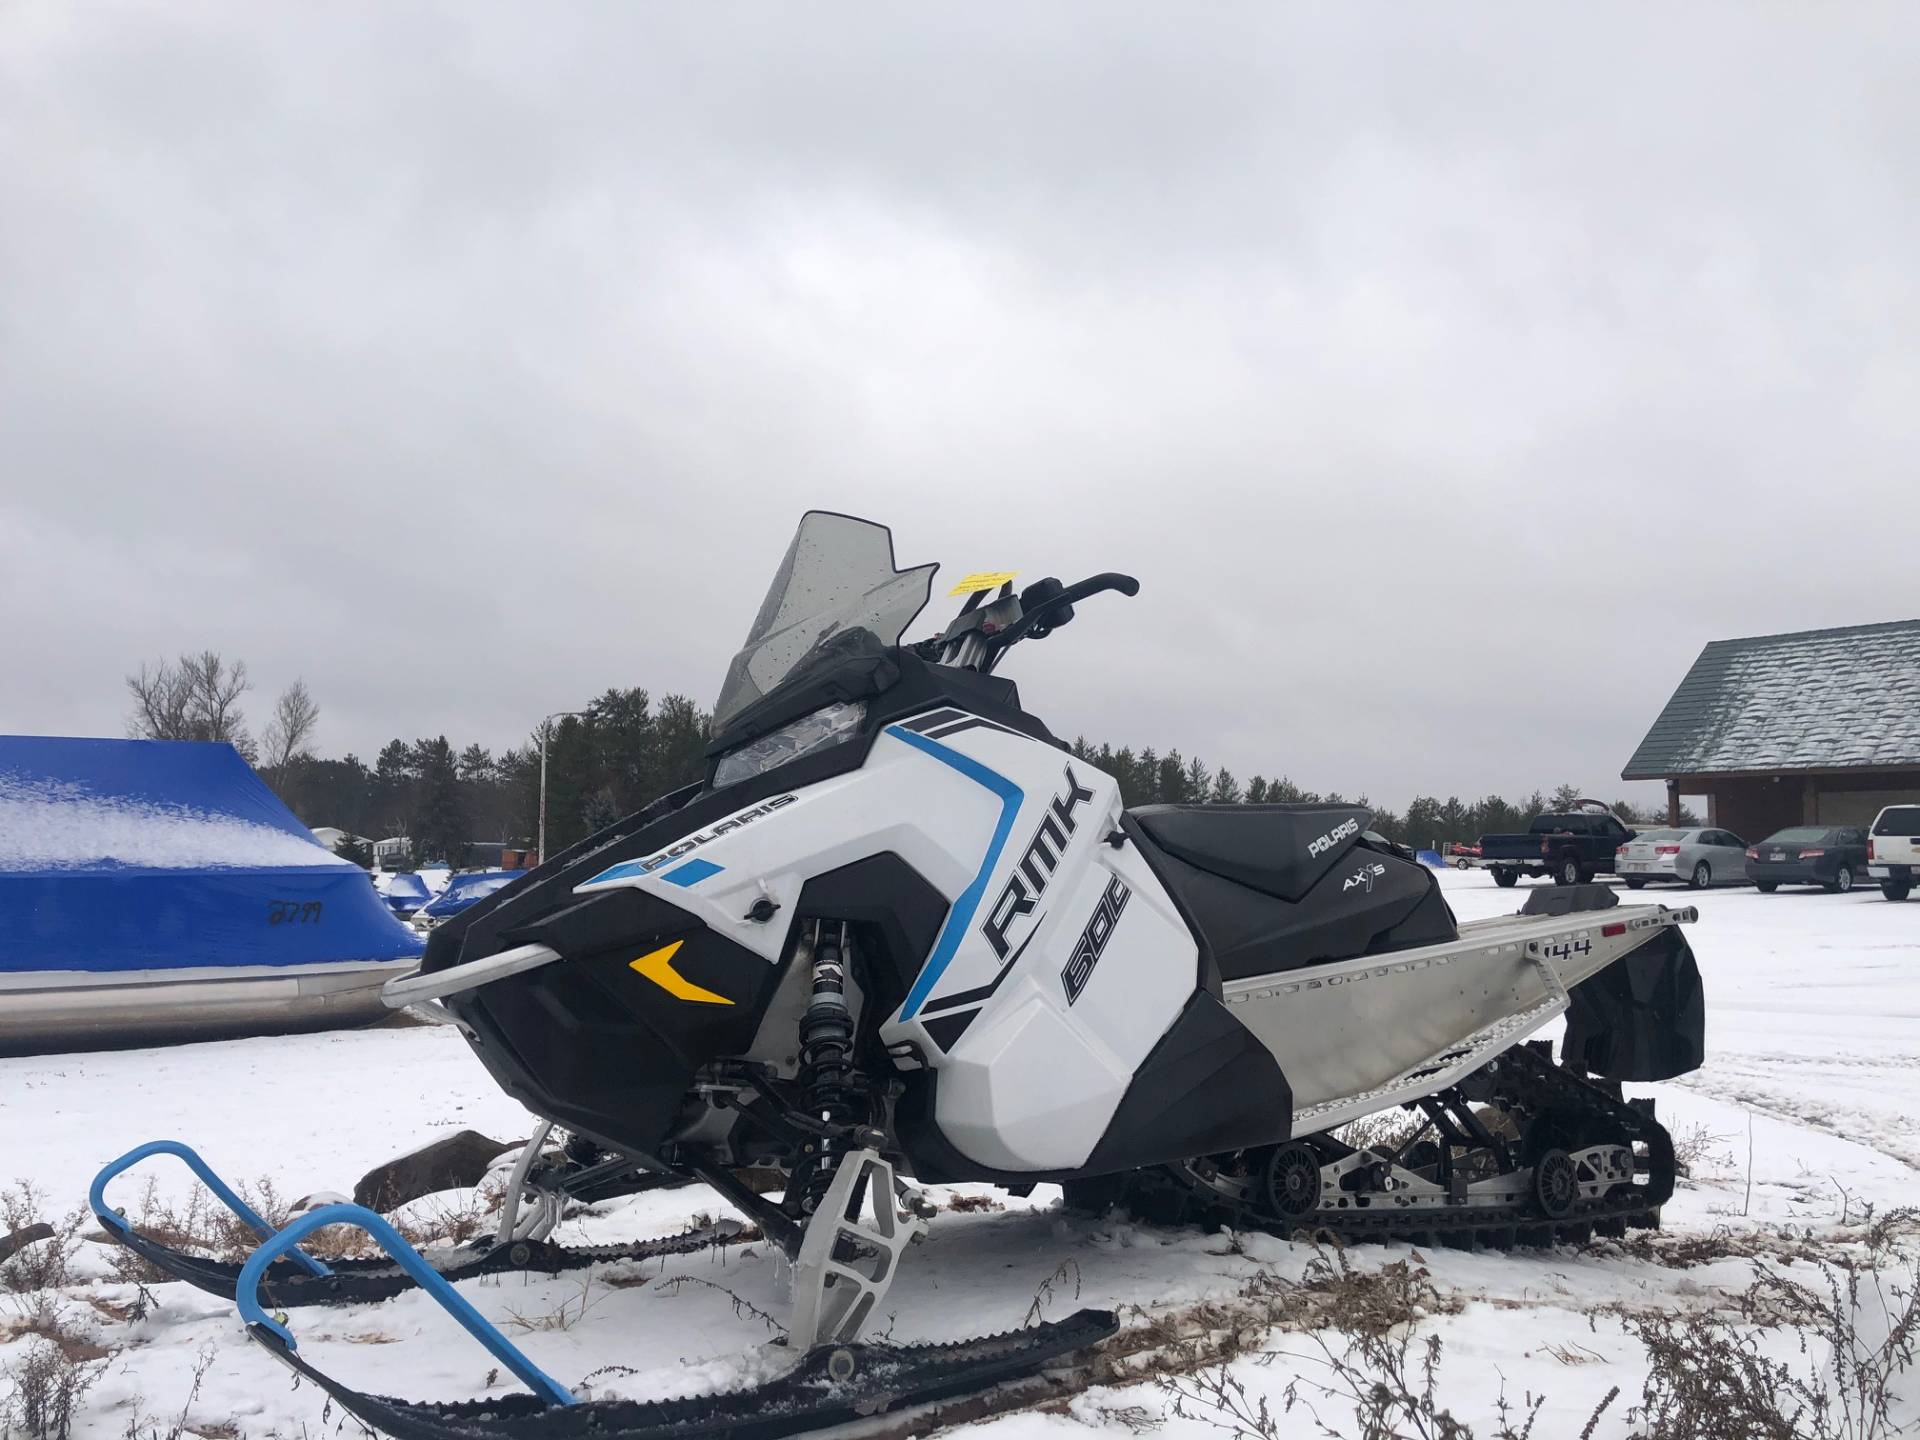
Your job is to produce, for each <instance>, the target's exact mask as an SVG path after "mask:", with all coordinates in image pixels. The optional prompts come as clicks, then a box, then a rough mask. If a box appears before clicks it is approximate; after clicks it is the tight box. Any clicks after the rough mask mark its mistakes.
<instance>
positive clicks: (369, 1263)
mask: <svg viewBox="0 0 1920 1440" xmlns="http://www.w3.org/2000/svg"><path fill="white" fill-rule="evenodd" d="M102 1228H104V1229H105V1230H106V1233H107V1235H108V1236H109V1238H111V1239H113V1240H116V1241H118V1242H119V1243H120V1244H122V1245H124V1246H126V1247H127V1248H128V1249H129V1250H131V1251H133V1252H134V1253H135V1254H137V1255H139V1256H140V1257H141V1258H142V1259H144V1260H146V1261H148V1262H149V1263H150V1264H152V1265H154V1266H155V1267H157V1268H158V1269H161V1270H164V1271H166V1273H167V1274H168V1275H170V1276H172V1277H173V1278H174V1279H176V1280H184V1281H186V1282H187V1284H189V1285H192V1286H194V1287H195V1288H197V1289H200V1290H204V1291H206V1292H207V1293H208V1294H209V1295H218V1296H219V1297H220V1298H221V1299H223V1300H231V1299H233V1298H234V1284H235V1282H236V1281H237V1280H238V1279H239V1277H240V1266H238V1265H236V1264H234V1263H232V1262H231V1261H227V1260H214V1259H210V1258H208V1257H207V1256H204V1255H193V1254H189V1253H188V1252H187V1251H185V1250H176V1249H174V1248H173V1247H172V1246H170V1245H163V1244H161V1243H160V1242H159V1241H158V1240H154V1239H152V1238H150V1237H149V1236H146V1235H142V1234H141V1233H140V1232H139V1231H137V1230H134V1229H131V1228H127V1229H116V1228H115V1227H113V1226H111V1225H107V1226H103V1227H102ZM747 1234H748V1232H747V1230H746V1227H744V1226H742V1225H740V1224H738V1223H736V1222H734V1221H725V1222H722V1223H721V1224H718V1225H707V1226H702V1227H701V1228H699V1229H697V1230H689V1231H687V1232H686V1233H685V1234H683V1235H669V1236H667V1237H666V1238H664V1239H660V1240H642V1241H639V1242H638V1243H636V1244H631V1245H591V1246H581V1247H578V1248H574V1247H569V1246H565V1245H554V1244H550V1243H549V1242H547V1241H545V1240H510V1241H508V1242H506V1243H505V1244H494V1243H493V1241H492V1240H491V1239H490V1238H489V1239H488V1240H486V1241H480V1242H474V1243H470V1244H466V1245H460V1246H456V1247H454V1248H453V1249H451V1250H446V1251H441V1252H437V1253H436V1252H434V1251H426V1252H424V1253H425V1254H426V1255H427V1256H428V1258H429V1259H430V1261H431V1263H432V1264H433V1267H434V1269H436V1270H438V1271H439V1272H440V1274H441V1275H442V1276H443V1277H444V1278H446V1279H447V1280H471V1279H472V1278H474V1277H475V1276H476V1275H504V1274H511V1273H515V1272H520V1271H525V1272H529V1273H533V1274H540V1275H558V1274H561V1273H563V1272H565V1271H568V1270H583V1269H585V1268H586V1267H587V1266H589V1265H610V1264H613V1263H614V1262H616V1261H620V1260H656V1259H659V1258H660V1257H662V1256H666V1255H690V1254H693V1253H695V1252H696V1251H700V1250H705V1249H708V1248H709V1247H711V1246H716V1245H728V1244H732V1243H734V1242H736V1241H738V1240H740V1239H742V1238H745V1237H746V1236H747ZM327 1268H328V1270H329V1271H331V1272H332V1273H330V1274H327V1275H313V1274H310V1273H308V1272H307V1271H306V1270H305V1269H303V1268H302V1267H301V1266H300V1265H298V1264H297V1263H296V1262H294V1261H292V1260H286V1259H283V1260H276V1261H275V1262H274V1264H273V1266H272V1268H271V1269H269V1270H268V1271H267V1274H266V1277H265V1279H264V1280H263V1281H262V1282H261V1286H260V1293H261V1296H262V1298H263V1299H264V1300H266V1301H267V1302H268V1303H270V1304H272V1305H273V1306H275V1307H276V1308H278V1309H282V1310H292V1309H297V1308H298V1307H300V1306H302V1305H363V1304H368V1303H370V1302H372V1301H375V1300H387V1299H391V1298H392V1297H393V1296H395V1295H399V1294H401V1293H403V1292H405V1291H407V1290H411V1289H413V1288H414V1286H415V1281H414V1280H413V1278H412V1277H411V1276H409V1275H408V1274H407V1273H406V1271H404V1270H402V1269H401V1268H400V1267H399V1266H398V1265H396V1264H394V1263H393V1262H392V1261H391V1260H388V1259H386V1258H384V1257H383V1258H381V1259H378V1260H330V1261H328V1262H327Z"/></svg>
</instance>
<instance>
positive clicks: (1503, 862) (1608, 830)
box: [1474, 802, 1635, 885]
mask: <svg viewBox="0 0 1920 1440" xmlns="http://www.w3.org/2000/svg"><path fill="white" fill-rule="evenodd" d="M1634 834H1635V832H1634V831H1633V830H1632V829H1630V828H1628V827H1627V826H1626V825H1623V824H1621V822H1620V818H1619V816H1617V815H1615V814H1614V813H1613V812H1612V811H1611V810H1609V809H1607V808H1606V807H1605V806H1603V805H1598V804H1591V803H1587V802H1582V805H1581V808H1580V809H1578V810H1569V811H1562V812H1560V813H1558V814H1549V815H1537V816H1535V817H1534V820H1533V823H1532V824H1531V825H1529V826H1527V830H1526V833H1525V834H1524V835H1482V836H1481V837H1480V858H1479V859H1478V860H1476V861H1474V864H1475V865H1477V866H1478V867H1479V868H1480V869H1482V870H1491V871H1492V872H1493V881H1494V883H1495V884H1496V885H1512V884H1513V883H1515V882H1516V881H1517V880H1519V878H1520V877H1521V876H1522V875H1550V876H1552V877H1553V883H1554V884H1556V885H1584V884H1586V883H1587V882H1588V881H1590V880H1592V879H1593V877H1594V876H1596V875H1611V874H1612V873H1613V864H1614V860H1613V856H1614V851H1616V850H1618V849H1619V848H1620V847H1621V846H1622V845H1624V844H1626V843H1627V842H1628V841H1629V840H1631V839H1633V837H1634Z"/></svg>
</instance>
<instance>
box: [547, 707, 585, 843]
mask: <svg viewBox="0 0 1920 1440" xmlns="http://www.w3.org/2000/svg"><path fill="white" fill-rule="evenodd" d="M581 713H583V712H581V711H579V710H556V711H554V712H553V713H552V714H551V715H549V716H547V718H546V719H544V720H542V721H541V722H540V839H539V843H538V848H539V851H540V863H541V864H542V865H544V864H546V863H547V740H548V739H549V738H550V737H551V736H552V734H553V722H554V721H556V720H563V719H566V718H567V717H568V716H577V715H580V714H581Z"/></svg>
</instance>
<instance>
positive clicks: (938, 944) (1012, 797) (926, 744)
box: [887, 725, 1026, 1020]
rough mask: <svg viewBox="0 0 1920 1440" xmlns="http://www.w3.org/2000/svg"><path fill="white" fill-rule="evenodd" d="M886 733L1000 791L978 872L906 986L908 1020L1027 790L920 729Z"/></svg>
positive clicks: (969, 910) (960, 933)
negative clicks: (997, 814) (995, 819)
mask: <svg viewBox="0 0 1920 1440" xmlns="http://www.w3.org/2000/svg"><path fill="white" fill-rule="evenodd" d="M887 734H889V735H891V736H893V737H894V739H896V740H904V741H905V742H906V743H907V744H909V745H911V746H913V748H914V749H916V750H922V751H925V752H926V753H927V754H929V755H931V756H932V757H933V758H934V759H936V760H938V761H939V762H940V763H941V764H942V765H948V766H951V767H952V768H953V769H955V770H958V771H959V772H960V773H961V774H962V775H964V776H966V777H967V778H968V779H969V780H971V781H973V782H974V783H975V784H976V785H982V786H985V787H986V788H987V789H988V790H991V791H992V792H993V793H994V794H996V795H998V796H999V797H1000V823H999V824H998V825H995V826H994V827H993V839H992V840H991V841H990V842H989V843H988V845H987V854H986V858H985V859H983V860H982V861H981V862H980V873H979V874H977V875H975V876H974V877H973V883H972V884H971V885H969V886H967V888H966V889H965V890H963V891H961V892H960V898H959V899H958V900H955V901H954V902H953V908H952V909H951V910H949V911H947V923H946V924H945V925H944V926H942V927H941V929H940V938H939V939H938V940H936V941H935V942H934V946H933V954H931V955H929V956H928V957H927V963H926V964H925V965H924V966H922V967H921V970H920V977H919V979H917V980H915V981H914V982H913V988H912V989H911V990H909V991H908V992H907V998H906V1001H905V1003H903V1004H902V1005H901V1007H900V1018H901V1019H902V1020H911V1019H912V1018H913V1017H914V1016H915V1015H916V1014H918V1013H919V1010H920V1007H921V1006H922V1005H924V1004H926V1001H927V996H928V995H930V994H932V993H933V987H934V986H935V985H937V984H939V983H940V977H941V976H942V975H943V974H945V973H946V969H947V966H948V965H950V964H951V963H952V962H953V956H954V952H955V951H957V950H958V949H959V948H960V942H961V941H962V940H963V939H965V938H966V934H967V927H968V926H969V925H971V924H972V923H973V913H974V911H976V910H978V909H979V908H980V897H981V896H982V895H984V894H985V893H986V890H987V880H988V878H989V877H990V876H991V875H992V874H993V867H994V866H995V865H997V864H998V863H999V862H1000V852H1001V851H1002V850H1004V849H1005V848H1006V845H1007V833H1008V832H1009V831H1010V830H1012V829H1013V817H1014V816H1016V815H1018V814H1019V813H1020V805H1021V802H1022V801H1024V800H1025V799H1026V792H1025V791H1024V790H1022V789H1021V788H1020V787H1019V786H1018V785H1016V784H1014V783H1013V782H1012V781H1011V780H1009V779H1007V777H1006V776H1004V775H1002V774H1000V773H999V772H997V771H994V770H989V769H988V768H987V767H986V766H984V765H982V764H981V763H980V762H979V761H978V760H975V759H974V758H972V757H971V756H969V755H962V754H961V753H960V752H959V751H958V750H949V749H948V748H947V747H946V746H945V745H942V744H940V743H939V742H938V741H935V740H929V739H927V737H926V736H924V735H916V734H914V733H913V731H911V730H903V729H901V728H900V727H899V726H898V725H889V726H888V727H887Z"/></svg>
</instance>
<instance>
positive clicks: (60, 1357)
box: [0, 1290, 110, 1440]
mask: <svg viewBox="0 0 1920 1440" xmlns="http://www.w3.org/2000/svg"><path fill="white" fill-rule="evenodd" d="M9 1308H10V1313H6V1314H0V1342H7V1343H11V1342H15V1341H21V1340H24V1341H25V1342H26V1344H25V1346H24V1347H23V1353H21V1354H19V1355H18V1356H16V1357H15V1358H14V1359H13V1360H11V1361H10V1362H9V1363H8V1364H7V1365H6V1366H4V1367H0V1440H70V1437H71V1436H72V1435H73V1433H74V1429H73V1426H74V1420H75V1418H76V1415H77V1412H78V1410H79V1408H80V1402H81V1401H82V1400H83V1399H84V1398H85V1397H86V1393H87V1391H89V1390H90V1389H92V1388H93V1385H94V1382H95V1381H97V1380H98V1379H99V1378H100V1376H101V1374H102V1373H103V1372H104V1371H105V1370H106V1361H107V1357H108V1355H109V1353H110V1352H109V1351H108V1350H107V1349H106V1347H104V1346H102V1345H99V1344H96V1343H95V1342H94V1341H93V1340H92V1339H91V1338H90V1337H88V1336H86V1335H83V1334H81V1333H80V1332H79V1331H77V1330H74V1329H72V1328H70V1327H69V1326H68V1325H67V1324H66V1322H65V1320H64V1318H63V1317H62V1316H61V1314H60V1308H59V1301H58V1300H57V1299H56V1298H55V1296H54V1294H53V1292H52V1291H50V1290H41V1291H39V1292H38V1293H37V1294H35V1295H33V1296H31V1297H29V1298H26V1299H21V1300H16V1301H15V1302H14V1303H13V1304H12V1305H11V1306H10V1307H9Z"/></svg>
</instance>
